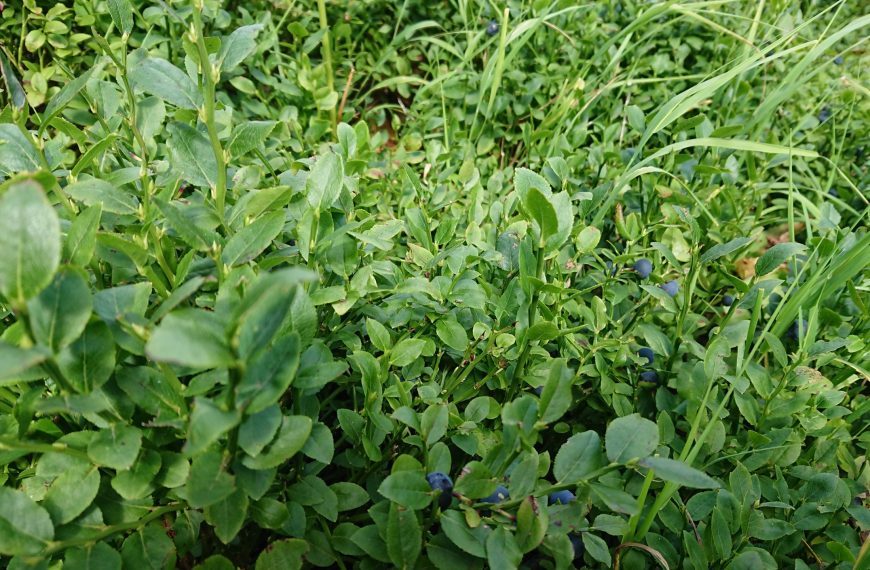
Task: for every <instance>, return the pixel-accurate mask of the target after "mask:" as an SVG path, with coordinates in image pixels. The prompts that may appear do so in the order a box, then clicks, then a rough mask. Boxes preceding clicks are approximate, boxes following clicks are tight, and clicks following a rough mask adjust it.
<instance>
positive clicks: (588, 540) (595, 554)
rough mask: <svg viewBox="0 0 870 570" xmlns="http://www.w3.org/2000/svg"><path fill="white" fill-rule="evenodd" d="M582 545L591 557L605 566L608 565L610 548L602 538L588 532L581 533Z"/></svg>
mask: <svg viewBox="0 0 870 570" xmlns="http://www.w3.org/2000/svg"><path fill="white" fill-rule="evenodd" d="M583 546H585V547H586V551H587V552H588V553H589V556H591V557H592V558H593V559H595V560H597V561H598V562H601V563H602V564H603V565H604V566H605V567H608V568H609V567H610V562H611V560H610V549H609V548H608V547H607V543H606V542H604V540H603V539H602V538H601V537H599V536H596V535H594V534H592V533H589V532H584V533H583Z"/></svg>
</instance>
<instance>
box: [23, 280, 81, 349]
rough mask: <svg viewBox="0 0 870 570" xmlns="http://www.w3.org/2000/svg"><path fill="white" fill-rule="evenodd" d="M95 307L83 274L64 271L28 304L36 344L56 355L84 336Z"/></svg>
mask: <svg viewBox="0 0 870 570" xmlns="http://www.w3.org/2000/svg"><path fill="white" fill-rule="evenodd" d="M93 306H94V301H93V298H92V296H91V290H90V288H89V287H88V282H87V281H86V280H85V277H84V275H83V272H82V271H81V270H79V269H75V268H73V267H64V268H62V269H61V270H60V271H58V272H57V273H56V274H55V276H54V280H52V282H51V284H50V285H49V286H48V287H47V288H45V289H43V290H42V292H41V293H40V294H39V295H37V296H36V297H34V298H33V299H31V300H30V301H29V302H28V304H27V312H28V316H29V317H30V328H31V331H32V332H33V337H34V340H36V341H37V342H38V343H40V344H43V345H44V346H47V347H48V348H50V349H51V350H52V351H53V352H57V351H58V350H60V349H61V348H63V347H65V346H66V345H68V344H69V343H71V342H73V341H74V340H75V339H77V338H78V337H79V335H80V334H82V332H83V331H84V330H85V326H86V325H87V324H88V320H89V319H90V317H91V311H92V310H93Z"/></svg>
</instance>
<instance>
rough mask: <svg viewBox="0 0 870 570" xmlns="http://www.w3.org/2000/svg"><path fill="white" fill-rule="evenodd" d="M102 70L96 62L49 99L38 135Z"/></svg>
mask: <svg viewBox="0 0 870 570" xmlns="http://www.w3.org/2000/svg"><path fill="white" fill-rule="evenodd" d="M102 70H103V63H102V62H101V61H97V62H96V65H93V66H91V67H89V68H88V69H87V71H85V72H84V73H82V74H81V75H79V76H78V77H76V78H75V79H73V80H72V81H70V82H69V83H67V84H66V85H64V86H63V88H62V89H61V90H60V91H58V92H57V94H55V96H54V97H52V98H51V101H49V103H48V105H46V107H45V112H43V114H42V122H41V123H40V125H39V134H42V132H43V131H45V128H46V127H47V126H48V124H49V123H51V121H52V119H54V118H55V117H56V116H58V115H59V114H60V112H61V111H63V110H64V108H65V107H66V106H67V105H69V104H70V103H71V102H72V100H73V99H75V98H76V96H77V95H78V94H79V93H80V92H81V90H82V89H84V87H85V85H87V83H88V81H90V80H91V77H93V76H94V75H95V74H97V73H100V72H101V71H102Z"/></svg>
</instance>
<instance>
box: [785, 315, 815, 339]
mask: <svg viewBox="0 0 870 570" xmlns="http://www.w3.org/2000/svg"><path fill="white" fill-rule="evenodd" d="M809 327H810V323H809V322H808V321H807V320H806V319H803V320H796V321H795V322H793V323H792V325H791V328H790V329H788V337H789V338H791V339H794V340H800V338H801V336H802V335H805V334H807V330H808V329H809Z"/></svg>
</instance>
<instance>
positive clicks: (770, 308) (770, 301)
mask: <svg viewBox="0 0 870 570" xmlns="http://www.w3.org/2000/svg"><path fill="white" fill-rule="evenodd" d="M780 301H782V296H781V295H780V294H779V293H771V294H770V297H768V298H767V314H768V315H772V314H773V312H774V311H776V308H777V307H778V306H779V302H780Z"/></svg>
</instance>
